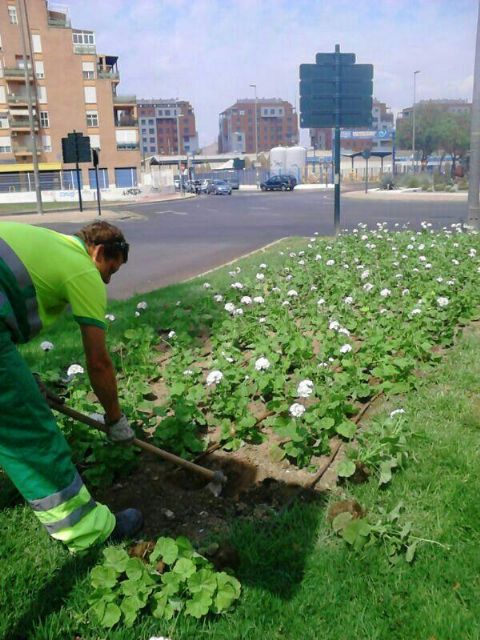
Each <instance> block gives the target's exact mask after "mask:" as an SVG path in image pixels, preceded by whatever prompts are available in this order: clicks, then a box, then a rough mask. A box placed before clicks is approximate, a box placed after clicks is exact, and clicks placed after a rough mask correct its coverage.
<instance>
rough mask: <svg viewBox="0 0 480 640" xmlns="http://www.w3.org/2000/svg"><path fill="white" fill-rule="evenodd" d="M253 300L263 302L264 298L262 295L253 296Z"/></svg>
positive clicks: (258, 302)
mask: <svg viewBox="0 0 480 640" xmlns="http://www.w3.org/2000/svg"><path fill="white" fill-rule="evenodd" d="M253 301H254V302H256V303H257V304H263V303H264V302H265V299H264V298H263V296H255V297H254V299H253Z"/></svg>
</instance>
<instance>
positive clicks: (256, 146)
mask: <svg viewBox="0 0 480 640" xmlns="http://www.w3.org/2000/svg"><path fill="white" fill-rule="evenodd" d="M250 86H251V87H252V89H254V90H255V176H256V178H255V179H256V181H257V189H258V188H259V186H260V180H259V178H258V108H257V85H256V84H251V85H250Z"/></svg>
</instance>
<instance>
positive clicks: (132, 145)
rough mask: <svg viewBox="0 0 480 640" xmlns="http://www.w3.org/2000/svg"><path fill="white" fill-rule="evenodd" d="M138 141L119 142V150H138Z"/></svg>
mask: <svg viewBox="0 0 480 640" xmlns="http://www.w3.org/2000/svg"><path fill="white" fill-rule="evenodd" d="M138 149H140V145H139V144H138V142H117V151H138Z"/></svg>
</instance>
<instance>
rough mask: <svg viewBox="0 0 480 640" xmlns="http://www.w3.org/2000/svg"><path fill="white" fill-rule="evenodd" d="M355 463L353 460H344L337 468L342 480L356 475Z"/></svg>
mask: <svg viewBox="0 0 480 640" xmlns="http://www.w3.org/2000/svg"><path fill="white" fill-rule="evenodd" d="M355 469H356V466H355V463H354V462H353V461H352V460H342V461H341V462H340V463H339V464H338V467H337V475H338V476H339V477H340V478H350V477H351V476H353V474H354V473H355Z"/></svg>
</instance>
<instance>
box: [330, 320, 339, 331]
mask: <svg viewBox="0 0 480 640" xmlns="http://www.w3.org/2000/svg"><path fill="white" fill-rule="evenodd" d="M328 328H329V329H330V331H338V330H339V329H340V323H339V322H338V321H337V320H330V323H329V325H328Z"/></svg>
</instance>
